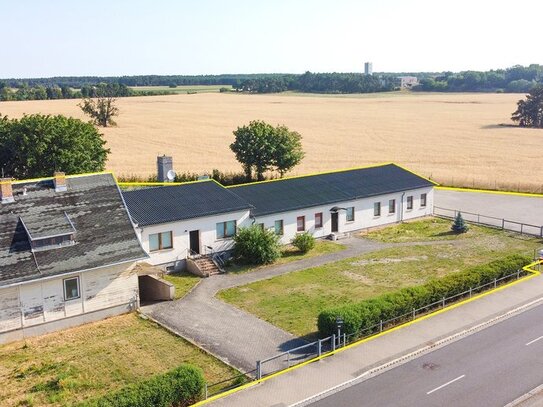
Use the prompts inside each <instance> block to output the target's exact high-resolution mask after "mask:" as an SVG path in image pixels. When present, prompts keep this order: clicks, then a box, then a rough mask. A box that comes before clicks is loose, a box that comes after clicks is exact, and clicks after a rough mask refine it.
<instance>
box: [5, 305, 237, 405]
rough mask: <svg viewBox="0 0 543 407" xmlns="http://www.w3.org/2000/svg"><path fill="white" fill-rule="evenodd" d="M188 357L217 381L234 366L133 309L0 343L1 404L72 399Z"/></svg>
mask: <svg viewBox="0 0 543 407" xmlns="http://www.w3.org/2000/svg"><path fill="white" fill-rule="evenodd" d="M181 363H191V364H193V365H195V366H198V367H200V368H202V369H203V371H204V375H205V378H206V380H207V381H209V382H216V381H219V380H221V379H223V378H227V377H230V376H232V375H233V374H234V373H235V371H234V370H233V369H232V368H230V367H228V366H226V365H225V364H223V363H222V362H220V361H218V360H217V359H215V358H214V357H212V356H210V355H208V354H206V353H205V352H203V351H202V350H200V349H199V348H197V347H195V346H193V345H191V344H189V343H188V342H186V341H184V340H183V339H181V338H179V337H177V336H174V335H172V334H170V333H168V332H167V331H165V330H164V329H162V328H160V327H159V326H157V325H155V324H154V323H152V322H150V321H145V320H142V319H140V318H139V317H138V316H137V315H135V314H127V315H121V316H118V317H113V318H109V319H107V320H104V321H100V322H96V323H92V324H87V325H84V326H81V327H77V328H72V329H67V330H65V331H61V332H56V333H52V334H47V335H44V336H41V337H38V338H31V339H27V340H25V341H20V342H15V343H11V344H7V345H3V346H0V382H1V383H2V386H1V387H0V405H2V406H17V405H32V406H41V405H73V404H76V403H77V402H78V401H81V400H84V399H87V398H92V397H96V396H99V395H102V394H104V393H106V392H109V391H111V390H115V389H119V388H121V387H123V386H126V385H128V384H131V383H136V382H138V381H140V380H143V379H146V378H149V377H151V376H152V375H154V374H157V373H163V372H165V371H167V370H169V369H172V368H174V367H177V366H179V365H180V364H181Z"/></svg>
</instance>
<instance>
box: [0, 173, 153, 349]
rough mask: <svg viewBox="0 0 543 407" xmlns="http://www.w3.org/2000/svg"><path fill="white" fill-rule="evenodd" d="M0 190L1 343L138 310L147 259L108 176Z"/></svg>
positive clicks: (10, 184)
mask: <svg viewBox="0 0 543 407" xmlns="http://www.w3.org/2000/svg"><path fill="white" fill-rule="evenodd" d="M0 184H1V185H0V186H1V188H0V198H1V203H0V343H2V342H7V341H11V340H17V339H22V338H24V337H26V336H33V335H39V334H42V333H45V332H50V331H54V330H57V329H61V328H65V327H69V326H75V325H78V324H81V323H85V322H90V321H95V320H98V319H102V318H105V317H108V316H112V315H116V314H120V313H124V312H128V311H131V310H133V309H135V308H136V307H137V306H138V276H137V275H136V274H135V273H134V272H133V268H134V266H135V264H136V262H137V261H138V260H141V259H144V258H147V255H146V253H145V251H144V250H143V248H142V247H141V245H140V243H139V241H138V238H137V235H136V233H135V231H134V228H133V226H132V223H131V221H130V217H129V215H128V212H127V210H126V207H125V204H124V201H123V198H122V195H121V193H120V190H119V188H118V186H117V184H116V182H115V179H114V178H113V176H112V175H111V174H93V175H79V176H68V177H65V176H64V174H63V173H56V174H55V177H54V178H48V179H41V180H32V181H11V180H10V179H2V180H1V181H0Z"/></svg>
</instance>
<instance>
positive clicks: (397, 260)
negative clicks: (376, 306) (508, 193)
mask: <svg viewBox="0 0 543 407" xmlns="http://www.w3.org/2000/svg"><path fill="white" fill-rule="evenodd" d="M450 224H451V223H450V222H448V221H444V220H440V219H429V220H424V221H419V222H412V223H406V224H403V225H399V226H392V227H390V228H386V229H382V230H380V231H375V232H372V233H370V234H369V235H368V237H369V238H372V239H376V240H382V241H385V242H406V243H407V242H411V244H412V245H409V246H406V245H401V244H398V245H395V246H394V247H391V248H387V249H384V250H380V251H377V252H374V253H369V254H366V255H363V256H359V257H356V258H350V259H345V260H341V261H338V262H336V263H333V264H328V265H324V266H320V267H314V268H310V269H307V270H302V271H298V272H293V273H289V274H285V275H282V276H278V277H274V278H272V279H269V280H263V281H258V282H255V283H251V284H248V285H245V286H241V287H236V288H232V289H228V290H225V291H222V292H220V293H219V294H218V295H219V297H220V298H221V299H223V300H224V301H227V302H229V303H231V304H233V305H236V306H238V307H240V308H242V309H244V310H246V311H248V312H251V313H254V314H256V315H257V316H258V317H260V318H262V319H264V320H266V321H269V322H271V323H272V324H275V325H277V326H279V327H281V328H283V329H285V330H287V331H289V332H292V333H293V334H295V335H299V336H304V335H311V334H313V333H315V331H316V318H317V316H318V314H319V312H320V311H322V310H323V309H325V308H328V307H331V306H337V305H342V304H347V303H352V302H358V301H360V300H364V299H368V298H371V297H375V296H377V295H380V294H383V293H386V292H390V291H394V290H396V289H398V288H401V287H406V286H412V285H418V284H421V283H424V282H426V281H428V280H429V279H431V278H439V277H442V276H444V275H446V274H449V273H455V272H458V271H462V270H465V269H466V268H468V267H470V266H473V265H478V264H485V263H488V262H490V261H492V260H494V259H496V258H499V257H503V256H506V255H510V254H514V253H519V254H528V255H529V254H533V251H534V249H535V248H537V247H539V246H540V245H541V242H540V241H538V240H537V239H533V238H528V237H521V236H519V235H514V234H508V233H505V232H502V231H499V230H493V229H487V228H482V227H476V226H472V227H471V229H470V231H469V232H468V233H467V234H463V235H451V234H449V233H448V230H449V228H450ZM438 240H439V241H438ZM417 242H425V243H424V244H420V245H417Z"/></svg>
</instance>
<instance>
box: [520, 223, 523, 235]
mask: <svg viewBox="0 0 543 407" xmlns="http://www.w3.org/2000/svg"><path fill="white" fill-rule="evenodd" d="M523 226H524V223H521V224H520V235H521V236H522V227H523Z"/></svg>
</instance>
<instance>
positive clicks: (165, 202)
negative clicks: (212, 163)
mask: <svg viewBox="0 0 543 407" xmlns="http://www.w3.org/2000/svg"><path fill="white" fill-rule="evenodd" d="M123 196H124V199H125V202H126V206H127V207H128V210H129V212H130V216H132V219H133V220H134V222H136V223H137V224H138V225H139V226H148V225H156V224H160V223H168V222H175V221H179V220H183V219H192V218H199V217H203V216H210V215H217V214H220V213H226V212H235V211H240V210H246V209H250V208H251V205H250V204H248V203H247V202H246V201H245V200H243V199H242V198H240V197H239V196H237V195H236V194H234V193H233V192H231V191H230V190H228V189H226V188H224V187H223V186H221V185H220V184H218V183H217V182H215V181H213V180H208V181H198V182H192V183H187V184H183V185H171V186H163V187H153V188H144V189H136V190H132V191H124V192H123Z"/></svg>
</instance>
